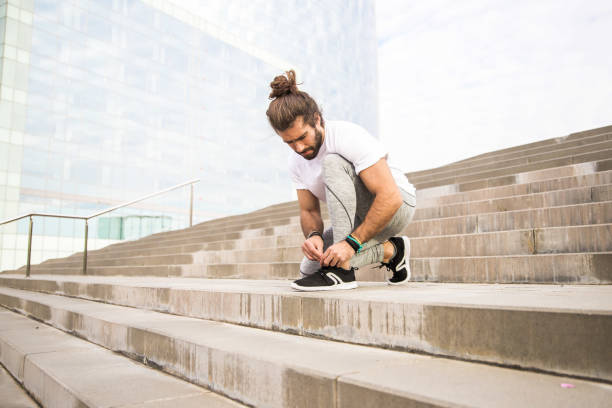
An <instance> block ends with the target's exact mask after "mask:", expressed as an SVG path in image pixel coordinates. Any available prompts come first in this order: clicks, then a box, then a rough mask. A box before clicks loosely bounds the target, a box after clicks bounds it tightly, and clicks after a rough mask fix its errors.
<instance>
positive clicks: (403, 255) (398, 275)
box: [379, 236, 410, 285]
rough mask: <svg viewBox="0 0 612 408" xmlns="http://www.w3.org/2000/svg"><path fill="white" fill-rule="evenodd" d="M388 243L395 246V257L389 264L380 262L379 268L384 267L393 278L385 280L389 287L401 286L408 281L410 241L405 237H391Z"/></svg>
mask: <svg viewBox="0 0 612 408" xmlns="http://www.w3.org/2000/svg"><path fill="white" fill-rule="evenodd" d="M389 241H391V242H392V243H393V245H395V256H394V257H393V258H391V259H390V260H389V262H387V263H385V262H381V265H380V266H379V268H382V267H383V266H386V267H387V269H389V270H390V271H391V272H393V276H392V277H391V279H387V283H388V284H389V285H401V284H402V283H405V282H408V281H409V280H410V263H409V261H408V259H409V258H410V239H408V237H406V236H402V237H391V238H389Z"/></svg>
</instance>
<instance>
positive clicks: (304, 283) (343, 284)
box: [291, 266, 357, 292]
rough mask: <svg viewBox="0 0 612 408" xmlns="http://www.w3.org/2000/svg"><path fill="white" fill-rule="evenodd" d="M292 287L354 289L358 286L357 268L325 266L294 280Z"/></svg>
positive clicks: (312, 289) (309, 289) (309, 290)
mask: <svg viewBox="0 0 612 408" xmlns="http://www.w3.org/2000/svg"><path fill="white" fill-rule="evenodd" d="M291 287H292V288H293V289H297V290H303V291H307V292H313V291H317V290H341V289H354V288H356V287H357V282H355V268H351V269H349V270H347V269H342V268H337V267H335V266H324V267H322V268H321V269H319V270H318V271H316V272H315V273H313V274H312V275H308V276H306V277H305V278H302V279H298V280H296V281H294V282H293V283H292V284H291Z"/></svg>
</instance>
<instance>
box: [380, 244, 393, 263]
mask: <svg viewBox="0 0 612 408" xmlns="http://www.w3.org/2000/svg"><path fill="white" fill-rule="evenodd" d="M395 253H396V250H395V245H393V243H392V242H391V241H385V242H383V262H384V263H388V262H389V261H390V260H391V259H393V257H394V256H395Z"/></svg>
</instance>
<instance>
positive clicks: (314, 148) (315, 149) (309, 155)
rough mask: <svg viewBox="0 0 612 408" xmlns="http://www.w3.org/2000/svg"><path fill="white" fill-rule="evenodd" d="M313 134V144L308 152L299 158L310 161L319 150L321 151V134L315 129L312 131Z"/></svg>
mask: <svg viewBox="0 0 612 408" xmlns="http://www.w3.org/2000/svg"><path fill="white" fill-rule="evenodd" d="M314 132H315V144H314V146H312V147H309V148H308V150H306V151H305V152H303V153H302V154H301V156H302V157H303V158H305V159H306V160H312V159H314V158H315V157H317V155H318V154H319V150H321V146H322V145H323V133H321V132H319V131H318V130H317V128H315V129H314Z"/></svg>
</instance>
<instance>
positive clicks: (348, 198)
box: [323, 154, 414, 267]
mask: <svg viewBox="0 0 612 408" xmlns="http://www.w3.org/2000/svg"><path fill="white" fill-rule="evenodd" d="M323 176H324V180H325V194H326V198H327V208H328V210H329V214H330V217H331V223H332V228H333V242H334V243H336V242H339V241H341V240H343V239H344V238H346V236H347V235H348V234H350V233H351V232H352V231H353V230H354V229H355V227H356V226H358V225H359V224H361V223H362V222H363V220H364V219H365V216H366V214H367V212H368V210H369V209H370V206H371V205H372V202H373V201H374V196H373V195H372V193H370V191H369V190H368V189H367V188H366V186H365V185H364V184H363V182H362V181H361V179H360V178H359V176H358V175H357V174H356V172H355V168H354V166H353V165H352V164H351V163H350V162H349V161H347V160H346V159H344V158H343V157H342V156H340V155H337V154H330V155H328V156H327V157H325V160H324V163H323ZM400 192H401V193H402V196H403V197H404V203H403V204H402V206H401V207H400V209H399V210H398V211H397V212H396V213H395V215H394V216H393V218H392V219H391V221H390V222H389V224H388V225H387V226H386V227H385V228H384V229H383V230H382V231H381V232H380V233H379V234H378V235H377V236H376V237H374V238H372V239H371V240H369V241H368V242H366V243H365V244H364V248H363V250H362V251H361V252H360V253H359V254H356V255H355V256H353V258H352V259H351V260H350V265H351V266H354V267H360V266H364V265H369V264H373V263H376V262H383V260H385V244H384V243H385V242H386V241H387V240H388V239H389V238H390V237H392V236H394V235H397V234H398V233H400V232H401V231H402V230H403V229H404V228H405V227H406V226H407V225H408V223H409V222H410V220H411V218H412V215H413V214H414V197H413V196H411V195H410V194H409V193H407V192H405V191H403V190H401V189H400ZM386 247H387V248H386V249H387V255H388V254H389V251H392V250H393V248H392V247H390V246H389V243H388V242H387V244H386Z"/></svg>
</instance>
